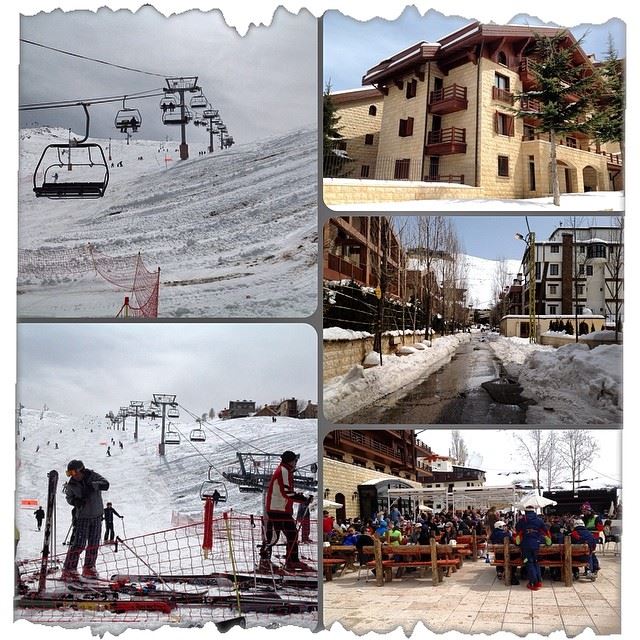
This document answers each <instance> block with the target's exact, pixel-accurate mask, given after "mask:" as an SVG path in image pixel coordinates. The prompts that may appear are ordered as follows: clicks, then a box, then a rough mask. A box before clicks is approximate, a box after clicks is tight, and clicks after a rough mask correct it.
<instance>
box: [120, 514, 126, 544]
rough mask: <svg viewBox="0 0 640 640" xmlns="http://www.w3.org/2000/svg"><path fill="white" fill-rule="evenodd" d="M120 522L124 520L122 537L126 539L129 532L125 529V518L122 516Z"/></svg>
mask: <svg viewBox="0 0 640 640" xmlns="http://www.w3.org/2000/svg"><path fill="white" fill-rule="evenodd" d="M120 520H122V537H123V538H125V539H126V537H127V530H126V529H125V526H124V516H122V517H121V518H120Z"/></svg>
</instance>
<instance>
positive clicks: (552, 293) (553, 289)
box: [549, 284, 558, 296]
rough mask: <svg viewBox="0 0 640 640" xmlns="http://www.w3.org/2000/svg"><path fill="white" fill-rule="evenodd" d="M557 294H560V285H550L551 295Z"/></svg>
mask: <svg viewBox="0 0 640 640" xmlns="http://www.w3.org/2000/svg"><path fill="white" fill-rule="evenodd" d="M556 293H558V285H557V284H550V285H549V294H550V295H552V296H554V295H556Z"/></svg>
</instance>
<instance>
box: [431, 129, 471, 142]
mask: <svg viewBox="0 0 640 640" xmlns="http://www.w3.org/2000/svg"><path fill="white" fill-rule="evenodd" d="M466 141H467V130H466V129H460V128H459V127H449V128H448V129H437V130H436V131H429V133H428V135H427V144H448V143H453V142H460V143H466Z"/></svg>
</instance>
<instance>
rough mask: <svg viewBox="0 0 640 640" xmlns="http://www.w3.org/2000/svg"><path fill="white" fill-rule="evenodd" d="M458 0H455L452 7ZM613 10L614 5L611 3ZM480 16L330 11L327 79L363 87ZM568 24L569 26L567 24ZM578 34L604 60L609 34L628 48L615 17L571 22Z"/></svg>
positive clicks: (411, 10)
mask: <svg viewBox="0 0 640 640" xmlns="http://www.w3.org/2000/svg"><path fill="white" fill-rule="evenodd" d="M455 6H456V5H455V3H452V4H451V9H452V11H453V10H454V7H455ZM611 10H612V13H615V8H614V7H612V9H611ZM475 19H476V18H475V17H474V16H473V15H465V16H464V17H463V16H460V15H446V16H445V15H443V14H442V13H439V12H437V11H433V10H429V11H427V12H426V13H425V14H424V15H422V14H421V13H420V12H419V11H418V10H417V9H416V8H415V7H414V6H411V7H407V8H406V9H405V10H404V11H403V12H402V14H401V15H400V16H399V17H398V19H397V20H392V21H389V20H383V19H381V18H374V19H372V20H368V21H366V22H358V21H356V20H354V19H353V18H348V17H345V16H344V15H342V14H341V13H340V12H338V11H329V12H327V14H326V15H325V18H324V21H323V82H324V86H326V84H327V82H329V81H331V87H332V90H334V91H339V90H341V89H353V88H355V87H359V86H361V83H362V76H363V75H364V74H365V73H366V71H367V70H368V69H370V68H371V67H373V66H375V65H376V64H378V62H380V61H381V60H384V59H386V58H388V57H390V56H392V55H393V54H395V53H398V51H402V49H404V48H406V47H408V46H410V45H412V44H414V43H416V42H421V41H423V40H424V41H427V42H435V41H437V40H439V39H441V38H442V37H443V36H445V35H447V34H449V33H451V32H453V31H456V30H457V29H460V28H461V27H463V26H464V25H465V24H469V23H470V22H472V21H473V20H475ZM510 23H511V24H529V25H548V26H558V25H557V24H556V23H553V22H543V21H542V20H540V19H538V18H536V17H532V16H530V15H527V14H518V15H517V16H514V17H513V18H512V19H511V21H510ZM564 26H566V25H564ZM570 30H571V32H572V33H573V35H574V36H575V37H576V38H578V39H579V38H581V37H582V36H583V35H584V36H585V39H584V42H583V49H584V50H585V51H586V52H587V53H593V54H595V55H596V58H597V59H599V60H602V59H603V58H604V56H605V54H606V51H607V41H608V36H609V33H610V34H611V35H612V37H613V39H614V43H615V47H616V49H617V51H618V55H619V56H623V55H624V52H625V25H624V22H622V20H619V19H617V18H612V19H611V20H609V21H608V22H606V23H605V24H601V25H596V24H593V25H591V24H580V25H576V26H570Z"/></svg>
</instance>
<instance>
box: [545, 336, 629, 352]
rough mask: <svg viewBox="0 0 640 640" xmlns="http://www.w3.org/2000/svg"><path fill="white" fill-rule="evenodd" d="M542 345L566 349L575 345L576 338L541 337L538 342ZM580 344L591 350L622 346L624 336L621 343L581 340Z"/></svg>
mask: <svg viewBox="0 0 640 640" xmlns="http://www.w3.org/2000/svg"><path fill="white" fill-rule="evenodd" d="M538 342H539V343H540V344H543V345H546V346H550V347H564V346H565V345H567V344H575V343H576V337H575V335H573V336H540V339H539V341H538ZM579 344H586V345H587V346H588V347H589V349H595V348H596V347H599V346H600V345H603V344H622V334H621V337H620V340H619V342H617V343H615V342H612V341H611V340H580V341H579Z"/></svg>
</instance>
